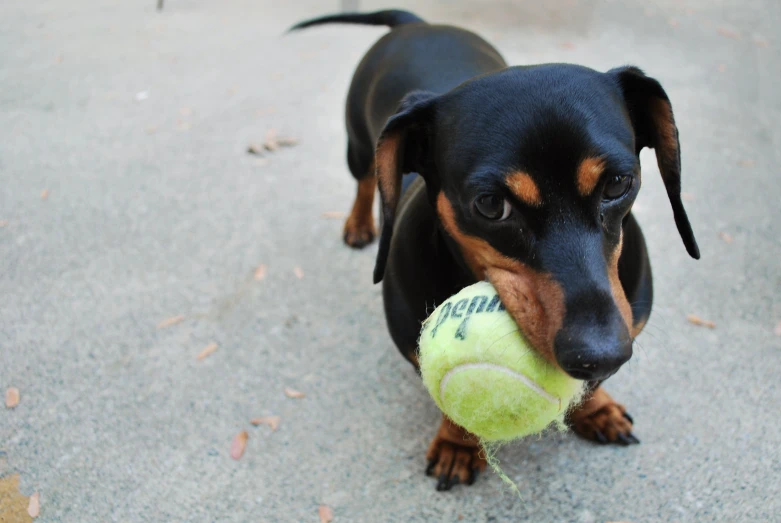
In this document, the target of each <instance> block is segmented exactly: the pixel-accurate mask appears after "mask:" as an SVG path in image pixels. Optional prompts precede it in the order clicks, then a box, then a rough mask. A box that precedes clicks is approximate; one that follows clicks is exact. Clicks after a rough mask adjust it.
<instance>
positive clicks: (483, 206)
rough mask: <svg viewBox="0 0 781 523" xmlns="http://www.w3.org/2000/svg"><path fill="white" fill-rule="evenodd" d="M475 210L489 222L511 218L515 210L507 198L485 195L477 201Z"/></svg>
mask: <svg viewBox="0 0 781 523" xmlns="http://www.w3.org/2000/svg"><path fill="white" fill-rule="evenodd" d="M475 209H477V212H479V213H480V214H481V215H482V216H483V217H485V218H488V219H489V220H504V219H505V218H507V217H508V216H510V212H511V211H512V209H513V208H512V206H511V205H510V202H509V201H507V198H503V197H501V196H499V195H497V194H484V195H482V196H478V197H477V198H476V199H475Z"/></svg>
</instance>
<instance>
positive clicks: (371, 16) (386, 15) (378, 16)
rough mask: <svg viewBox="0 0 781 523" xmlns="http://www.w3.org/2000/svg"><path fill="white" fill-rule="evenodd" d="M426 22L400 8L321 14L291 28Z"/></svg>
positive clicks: (393, 25) (291, 29)
mask: <svg viewBox="0 0 781 523" xmlns="http://www.w3.org/2000/svg"><path fill="white" fill-rule="evenodd" d="M418 23H426V22H425V20H423V19H422V18H420V17H419V16H417V15H414V14H412V13H410V12H409V11H402V10H400V9H388V10H385V11H375V12H374V13H340V14H337V15H327V16H321V17H320V18H312V19H311V20H304V21H303V22H299V23H297V24H296V25H294V26H293V27H291V28H290V29H289V31H296V30H298V29H304V28H306V27H312V26H313V25H321V24H363V25H385V26H388V27H391V28H393V27H396V26H399V25H404V24H418Z"/></svg>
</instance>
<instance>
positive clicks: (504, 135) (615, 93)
mask: <svg viewBox="0 0 781 523" xmlns="http://www.w3.org/2000/svg"><path fill="white" fill-rule="evenodd" d="M333 22H339V23H357V24H370V25H385V26H388V27H390V28H391V31H390V32H389V33H388V34H386V35H385V36H383V37H382V38H380V40H379V41H378V42H377V43H376V44H375V45H374V46H373V47H372V48H371V49H370V50H369V52H368V53H366V56H364V58H363V60H361V63H360V65H359V66H358V69H357V71H356V72H355V75H354V77H353V80H352V85H351V86H350V91H349V94H348V97H347V163H348V165H349V167H350V171H351V172H352V174H353V176H354V177H355V178H356V180H358V194H357V196H356V199H355V203H354V205H353V208H352V212H351V213H350V216H349V217H348V218H347V221H346V223H345V227H344V241H345V242H346V243H347V244H348V245H350V246H352V247H363V246H365V245H366V244H368V243H370V242H371V241H372V240H373V238H374V236H375V227H374V219H373V216H372V203H373V200H374V193H375V190H376V187H377V184H379V189H380V196H381V199H382V214H381V221H382V228H381V229H382V231H381V235H380V243H379V251H378V255H377V264H376V267H375V270H374V281H375V283H377V282H380V281H382V282H383V297H384V302H385V314H386V318H387V322H388V328H389V330H390V334H391V336H392V337H393V341H394V342H395V343H396V345H397V346H398V348H399V350H400V351H401V352H402V354H403V355H404V356H405V357H406V358H407V359H408V360H409V361H410V362H412V364H414V365H415V364H416V362H417V359H416V353H417V340H418V336H419V333H420V328H421V322H422V321H423V320H424V319H425V318H426V317H427V315H428V314H429V313H430V312H431V310H432V307H433V305H435V304H438V303H441V302H442V301H443V300H445V299H446V298H448V297H449V296H451V295H453V294H455V293H456V292H458V291H459V290H460V289H462V288H463V287H465V286H467V285H470V284H472V283H475V282H476V281H478V280H483V279H487V280H489V281H490V282H491V283H492V284H493V285H494V286H495V287H496V289H497V291H498V293H499V295H500V297H501V299H502V302H503V303H504V305H505V307H506V309H507V310H508V311H509V312H510V314H512V316H513V318H514V319H515V321H516V323H517V324H518V326H519V327H520V329H521V330H522V331H523V333H524V334H525V335H526V337H527V338H528V340H529V341H530V342H531V343H532V345H533V346H534V347H535V348H536V350H538V351H539V352H540V354H542V355H543V356H544V357H545V358H547V359H548V360H549V361H550V362H552V363H553V364H555V365H558V366H559V367H560V368H561V369H563V370H564V371H566V372H567V373H569V374H570V375H571V376H573V377H575V378H578V379H582V380H587V381H588V382H589V384H590V385H591V387H590V391H591V392H590V395H589V396H588V397H587V399H586V401H584V402H583V403H582V404H581V405H580V406H579V407H578V408H577V409H576V410H575V411H573V412H571V413H570V415H569V417H568V419H569V422H570V424H571V426H572V428H573V429H574V431H575V432H576V433H578V434H579V435H580V436H582V437H584V438H587V439H590V440H594V441H598V442H600V443H608V442H609V443H619V444H625V445H626V444H630V443H637V442H638V441H637V439H636V438H635V437H634V436H633V435H632V432H631V430H632V423H633V421H632V418H631V417H630V416H629V415H628V414H627V413H626V411H625V410H624V407H623V406H622V405H620V404H619V403H617V402H616V401H615V400H614V399H613V398H611V397H610V396H609V395H608V394H607V392H605V390H604V389H603V387H601V386H600V385H601V383H602V382H603V381H604V380H605V379H607V378H608V377H610V376H611V375H612V374H614V373H615V372H616V371H617V370H618V369H619V368H620V367H621V365H623V364H624V363H626V361H627V360H629V358H630V357H631V356H632V343H633V340H634V339H635V337H636V336H637V335H638V334H639V333H640V331H641V330H642V329H643V326H644V325H645V323H646V321H647V320H648V317H649V315H650V314H651V301H652V294H653V291H652V280H651V267H650V264H649V261H648V253H647V251H646V247H645V240H644V239H643V235H642V232H641V231H640V227H639V226H638V224H637V222H636V221H635V219H634V218H633V216H632V214H631V212H630V211H631V209H632V204H633V202H634V201H635V198H636V196H637V193H638V191H639V190H640V179H641V176H640V161H639V153H640V151H641V150H642V149H643V148H644V147H649V148H653V149H655V151H656V158H657V161H658V164H659V170H660V172H661V175H662V179H663V180H664V185H665V187H666V189H667V195H668V197H669V199H670V203H671V204H672V209H673V214H674V217H675V223H676V225H677V227H678V231H679V233H680V236H681V238H682V239H683V243H684V245H685V246H686V250H687V251H688V252H689V254H690V255H691V256H692V257H693V258H699V250H698V248H697V243H696V241H695V239H694V235H693V233H692V229H691V226H690V225H689V220H688V218H687V216H686V212H685V210H684V208H683V204H682V203H681V196H680V192H681V172H680V171H681V161H680V145H679V142H678V129H677V127H676V125H675V121H674V119H673V112H672V108H671V105H670V100H669V99H668V97H667V95H666V93H665V91H664V89H662V87H661V85H660V84H659V82H657V81H656V80H654V79H653V78H650V77H648V76H646V75H645V74H644V73H643V72H642V71H641V70H640V69H638V68H636V67H619V68H617V69H612V70H610V71H607V72H605V73H602V72H598V71H594V70H592V69H589V68H586V67H581V66H577V65H567V64H545V65H533V66H522V67H508V66H507V64H506V63H505V61H504V60H503V59H502V57H501V55H500V54H499V52H498V51H496V49H494V48H493V47H492V46H491V45H490V44H489V43H488V42H486V41H485V40H483V39H481V38H480V37H479V36H477V35H475V34H474V33H471V32H469V31H466V30H464V29H460V28H457V27H451V26H444V25H430V24H428V23H426V22H424V21H423V20H421V19H420V18H418V17H417V16H415V15H414V14H412V13H408V12H406V11H398V10H390V11H380V12H376V13H371V14H339V15H333V16H326V17H323V18H318V19H314V20H309V21H306V22H302V23H300V24H298V25H296V26H295V27H294V29H301V28H304V27H309V26H313V25H319V24H325V23H333ZM427 458H428V460H429V466H428V470H427V472H428V473H429V474H431V475H434V476H435V477H436V478H437V480H438V482H437V488H438V489H440V490H447V489H449V488H450V487H451V486H453V485H455V484H457V483H466V484H469V483H471V482H472V481H473V480H474V477H475V474H476V472H477V471H479V470H482V469H483V468H484V467H485V461H484V460H483V458H482V457H481V454H480V451H479V448H478V446H477V441H476V440H475V438H474V437H473V436H471V435H470V434H469V433H467V432H466V431H464V430H463V429H462V428H460V427H458V426H456V425H455V424H453V423H452V422H451V421H449V420H448V419H447V418H444V419H443V420H442V424H441V426H440V428H439V431H438V433H437V435H436V436H435V437H434V440H433V442H432V443H431V446H430V447H429V450H428V454H427Z"/></svg>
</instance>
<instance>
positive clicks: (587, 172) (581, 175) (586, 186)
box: [577, 158, 605, 196]
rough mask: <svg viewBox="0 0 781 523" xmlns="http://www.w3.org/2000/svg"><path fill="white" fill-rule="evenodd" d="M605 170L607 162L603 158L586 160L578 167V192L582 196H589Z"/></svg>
mask: <svg viewBox="0 0 781 523" xmlns="http://www.w3.org/2000/svg"><path fill="white" fill-rule="evenodd" d="M604 170H605V160H603V159H602V158H586V159H585V160H583V161H582V162H580V166H579V167H578V177H577V182H578V192H579V193H580V195H581V196H588V195H589V194H591V193H592V192H593V191H594V187H596V186H597V182H599V178H600V176H602V172H603V171H604Z"/></svg>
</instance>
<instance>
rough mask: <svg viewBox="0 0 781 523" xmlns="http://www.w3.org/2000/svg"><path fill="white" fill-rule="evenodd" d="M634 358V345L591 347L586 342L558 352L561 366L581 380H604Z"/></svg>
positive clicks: (617, 344)
mask: <svg viewBox="0 0 781 523" xmlns="http://www.w3.org/2000/svg"><path fill="white" fill-rule="evenodd" d="M631 357H632V343H631V342H618V343H609V342H605V341H603V342H601V343H599V344H598V345H596V346H595V345H591V344H589V343H584V342H575V343H572V344H567V345H566V346H565V347H563V348H562V349H561V350H558V351H556V360H557V361H558V362H559V366H561V368H562V369H563V370H564V371H565V372H566V373H567V374H569V375H570V376H572V377H573V378H575V379H579V380H586V381H594V380H603V379H605V378H607V377H609V376H611V375H612V374H613V373H615V372H616V371H617V370H618V369H619V368H620V367H621V365H623V364H624V363H626V362H627V361H629V358H631Z"/></svg>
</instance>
